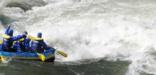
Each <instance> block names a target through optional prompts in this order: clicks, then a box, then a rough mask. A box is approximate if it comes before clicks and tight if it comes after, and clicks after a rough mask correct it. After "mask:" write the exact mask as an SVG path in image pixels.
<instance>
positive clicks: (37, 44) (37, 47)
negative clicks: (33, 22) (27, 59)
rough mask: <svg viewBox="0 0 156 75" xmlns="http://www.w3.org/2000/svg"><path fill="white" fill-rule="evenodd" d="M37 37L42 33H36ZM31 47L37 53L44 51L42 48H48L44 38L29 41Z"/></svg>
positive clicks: (40, 36)
mask: <svg viewBox="0 0 156 75" xmlns="http://www.w3.org/2000/svg"><path fill="white" fill-rule="evenodd" d="M37 36H38V38H42V33H38V35H37ZM31 48H32V50H33V51H37V52H39V53H42V52H44V50H46V49H48V46H47V45H46V43H45V42H44V40H36V41H32V42H31Z"/></svg>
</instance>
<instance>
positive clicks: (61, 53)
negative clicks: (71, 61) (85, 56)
mask: <svg viewBox="0 0 156 75" xmlns="http://www.w3.org/2000/svg"><path fill="white" fill-rule="evenodd" d="M57 53H58V54H60V55H62V56H64V57H67V56H68V55H67V53H65V52H63V51H60V50H58V51H57Z"/></svg>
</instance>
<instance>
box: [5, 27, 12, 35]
mask: <svg viewBox="0 0 156 75" xmlns="http://www.w3.org/2000/svg"><path fill="white" fill-rule="evenodd" d="M10 27H11V26H8V27H7V29H6V31H5V34H8V33H9V30H10Z"/></svg>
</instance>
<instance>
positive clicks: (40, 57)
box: [37, 53, 46, 62]
mask: <svg viewBox="0 0 156 75" xmlns="http://www.w3.org/2000/svg"><path fill="white" fill-rule="evenodd" d="M37 55H38V58H39V59H40V60H41V61H43V62H44V61H45V60H46V57H45V55H44V54H41V53H37Z"/></svg>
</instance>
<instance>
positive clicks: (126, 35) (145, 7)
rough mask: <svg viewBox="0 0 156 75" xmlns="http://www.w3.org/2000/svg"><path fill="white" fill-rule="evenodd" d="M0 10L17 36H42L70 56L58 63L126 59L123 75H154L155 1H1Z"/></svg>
mask: <svg viewBox="0 0 156 75" xmlns="http://www.w3.org/2000/svg"><path fill="white" fill-rule="evenodd" d="M36 1H39V2H38V3H39V5H35V3H36ZM8 3H21V4H22V3H25V4H28V5H29V3H31V4H30V7H29V8H31V9H28V10H26V11H25V10H23V9H22V8H20V7H6V6H7V4H8ZM33 3H34V4H33ZM33 5H34V6H33ZM0 9H1V11H0V15H5V16H7V17H9V19H11V21H10V22H11V23H12V24H11V25H12V26H13V28H14V29H16V30H17V32H19V33H21V32H23V31H24V30H27V31H28V32H29V34H31V35H34V36H36V34H37V32H43V37H44V39H45V41H46V42H47V43H48V44H50V45H51V46H53V47H55V48H57V49H59V50H65V52H67V53H68V55H69V57H68V58H66V59H64V60H60V61H77V60H85V59H93V58H96V59H98V58H102V59H106V60H109V61H116V60H121V61H130V62H131V64H130V65H129V69H128V71H127V73H126V74H127V75H141V73H147V74H153V75H156V65H155V64H156V58H155V57H156V54H155V53H156V39H155V38H156V18H155V16H156V15H155V14H156V1H155V0H98V1H97V0H44V1H42V0H35V1H31V0H29V1H24V0H13V2H12V1H11V0H2V2H1V3H0ZM0 24H1V27H0V28H1V29H4V28H3V27H2V26H5V25H3V24H2V22H1V23H0ZM1 32H2V30H1Z"/></svg>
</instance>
